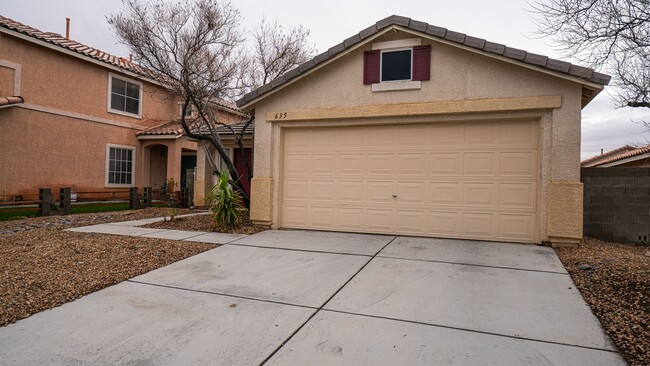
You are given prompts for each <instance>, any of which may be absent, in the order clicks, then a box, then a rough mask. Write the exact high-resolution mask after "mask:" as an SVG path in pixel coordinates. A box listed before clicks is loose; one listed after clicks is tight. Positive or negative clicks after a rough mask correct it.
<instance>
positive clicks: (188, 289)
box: [124, 279, 319, 310]
mask: <svg viewBox="0 0 650 366" xmlns="http://www.w3.org/2000/svg"><path fill="white" fill-rule="evenodd" d="M124 282H130V283H135V284H138V285H144V286H154V287H161V288H167V289H172V290H179V291H189V292H195V293H200V294H206V295H215V296H223V297H232V298H235V299H241V300H250V301H257V302H265V303H269V304H277V305H287V306H294V307H298V308H305V309H313V310H318V309H319V308H317V307H313V306H308V305H299V304H291V303H288V302H282V301H273V300H268V299H266V300H265V299H258V298H255V297H248V296H241V295H231V294H225V293H221V292H214V291H207V290H197V289H191V288H185V287H178V286H169V285H161V284H158V283H150V282H143V281H138V280H132V279H129V280H125V281H124Z"/></svg>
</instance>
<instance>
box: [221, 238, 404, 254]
mask: <svg viewBox="0 0 650 366" xmlns="http://www.w3.org/2000/svg"><path fill="white" fill-rule="evenodd" d="M240 239H242V238H238V239H235V240H233V241H231V242H228V243H225V244H222V246H224V245H228V246H236V247H250V248H260V249H275V250H289V251H292V252H302V253H320V254H337V255H350V256H353V257H366V258H372V257H374V256H373V255H370V254H356V253H340V252H334V251H325V250H309V249H298V248H280V247H271V246H264V245H255V244H237V243H234V241H237V240H240ZM391 242H392V240H391ZM389 244H390V243H389ZM386 245H388V244H386Z"/></svg>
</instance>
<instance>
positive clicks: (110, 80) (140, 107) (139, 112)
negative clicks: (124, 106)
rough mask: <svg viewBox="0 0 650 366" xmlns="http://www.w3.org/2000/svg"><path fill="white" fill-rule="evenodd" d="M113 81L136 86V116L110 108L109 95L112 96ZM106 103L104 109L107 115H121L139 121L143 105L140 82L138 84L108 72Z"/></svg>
mask: <svg viewBox="0 0 650 366" xmlns="http://www.w3.org/2000/svg"><path fill="white" fill-rule="evenodd" d="M113 79H118V80H121V81H124V82H126V83H130V84H133V85H137V86H138V91H139V95H138V113H137V114H135V113H130V112H126V111H121V110H119V109H113V108H112V107H111V95H112V94H113ZM106 102H107V104H106V107H107V111H108V113H114V114H119V115H122V116H127V117H132V118H139V119H141V118H142V107H143V105H144V103H143V100H142V82H140V81H138V80H135V79H131V78H127V77H124V76H122V75H118V74H114V73H112V72H109V73H108V97H107V101H106Z"/></svg>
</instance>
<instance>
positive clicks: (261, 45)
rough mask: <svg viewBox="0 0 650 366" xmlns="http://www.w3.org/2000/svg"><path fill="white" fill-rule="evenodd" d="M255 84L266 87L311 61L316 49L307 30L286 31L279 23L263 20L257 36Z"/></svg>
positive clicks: (257, 30)
mask: <svg viewBox="0 0 650 366" xmlns="http://www.w3.org/2000/svg"><path fill="white" fill-rule="evenodd" d="M253 40H254V43H255V52H254V56H253V63H252V65H251V66H252V72H251V75H250V76H251V78H252V80H251V84H252V85H253V86H254V87H259V86H262V85H264V84H266V83H268V82H270V81H271V80H273V79H275V78H276V77H278V76H280V75H282V74H284V73H285V72H287V71H289V70H291V69H293V68H294V67H297V66H299V65H300V64H301V63H303V62H305V61H307V60H309V59H310V58H311V57H312V56H313V55H314V54H315V51H316V50H315V49H314V48H313V47H312V46H310V45H309V44H308V42H309V30H308V29H306V28H304V27H303V26H297V27H292V28H288V29H285V28H283V27H282V26H281V25H279V24H278V21H277V20H275V21H274V22H273V23H269V22H268V21H267V20H266V19H262V21H261V22H260V24H259V27H258V28H257V29H256V30H255V31H254V32H253Z"/></svg>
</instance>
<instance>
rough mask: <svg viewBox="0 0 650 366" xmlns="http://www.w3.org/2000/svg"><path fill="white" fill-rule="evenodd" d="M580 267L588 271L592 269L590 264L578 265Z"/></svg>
mask: <svg viewBox="0 0 650 366" xmlns="http://www.w3.org/2000/svg"><path fill="white" fill-rule="evenodd" d="M578 268H579V269H581V270H583V271H588V270H590V269H591V266H590V265H588V264H581V265H579V266H578Z"/></svg>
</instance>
